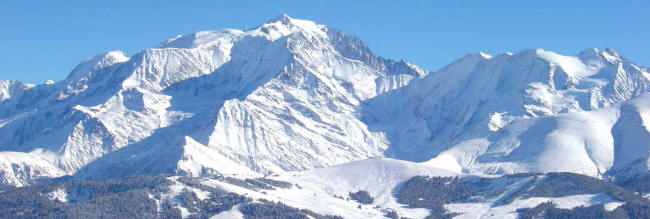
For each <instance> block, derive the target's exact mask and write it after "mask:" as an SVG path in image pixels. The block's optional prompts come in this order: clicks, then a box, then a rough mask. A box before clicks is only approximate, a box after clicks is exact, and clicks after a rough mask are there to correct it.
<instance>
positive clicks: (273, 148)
mask: <svg viewBox="0 0 650 219" xmlns="http://www.w3.org/2000/svg"><path fill="white" fill-rule="evenodd" d="M427 73H428V72H427V71H425V70H423V69H421V68H418V67H416V66H414V65H412V64H410V63H407V62H404V61H400V62H397V61H392V60H387V59H384V58H381V57H376V56H375V55H373V54H372V52H371V51H370V50H369V49H368V47H367V46H366V44H365V43H364V42H363V41H361V40H359V39H357V38H356V37H354V36H351V35H346V34H344V33H342V32H340V31H338V30H335V29H332V28H328V27H325V26H323V25H319V24H316V23H314V22H311V21H305V20H299V19H293V18H289V17H288V16H286V15H284V16H280V17H279V18H277V19H274V20H272V21H270V22H268V23H265V24H263V25H261V26H259V27H256V28H253V29H250V30H246V31H241V30H233V29H226V30H217V31H203V32H197V33H194V34H190V35H187V36H179V37H176V38H173V39H170V40H167V41H165V42H163V43H161V44H160V45H159V46H158V47H156V48H152V49H147V50H144V51H142V52H140V53H138V54H135V55H134V56H132V57H130V58H129V57H127V56H125V55H124V54H123V53H122V52H119V51H114V52H109V53H106V54H103V55H100V56H97V57H94V58H91V59H89V60H86V61H84V62H83V63H81V64H79V66H77V67H76V68H75V69H74V70H73V71H72V72H71V73H70V75H69V76H68V77H67V78H66V79H65V80H63V81H60V82H57V83H55V84H47V85H38V86H35V87H33V88H29V89H23V90H25V91H24V94H20V95H18V94H15V95H14V94H12V93H18V92H15V91H14V90H16V89H13V88H12V89H6V90H8V91H7V92H4V91H3V92H4V93H9V94H12V95H3V97H4V98H5V100H4V101H3V102H2V103H1V104H0V118H1V121H2V127H1V128H0V145H1V146H0V147H1V150H2V151H11V152H2V153H11V155H6V156H8V157H12V159H3V160H2V161H0V162H2V163H3V165H5V166H6V167H7V168H3V169H2V179H3V182H4V183H9V184H14V185H21V184H23V183H28V182H30V180H31V179H32V178H40V177H57V176H62V175H73V174H74V175H76V176H79V177H95V178H106V177H114V176H126V175H131V174H138V173H139V174H151V173H168V172H172V173H173V172H179V173H186V174H190V175H195V176H198V175H201V174H203V173H207V172H218V173H222V174H245V175H261V174H269V173H273V172H282V171H285V170H303V169H312V168H316V167H323V166H329V165H333V164H339V163H345V162H349V161H355V160H361V159H365V158H370V157H380V156H383V151H385V150H386V149H387V148H388V147H389V145H388V142H387V141H385V138H384V137H383V134H382V133H378V132H371V131H369V130H368V128H367V126H366V125H365V124H364V123H363V122H362V121H361V120H359V119H358V118H359V114H360V112H359V111H358V109H359V108H360V107H359V105H360V104H361V103H362V102H363V101H364V100H367V99H370V98H372V97H375V96H376V95H377V94H380V93H385V92H388V91H391V90H393V89H395V88H398V87H401V86H404V85H405V84H407V83H408V82H409V81H410V80H412V79H414V78H419V77H423V76H424V75H426V74H427ZM12 83H13V82H12ZM5 96H6V97H5ZM3 155H4V154H3ZM9 167H14V168H9Z"/></svg>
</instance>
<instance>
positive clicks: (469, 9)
mask: <svg viewBox="0 0 650 219" xmlns="http://www.w3.org/2000/svg"><path fill="white" fill-rule="evenodd" d="M282 13H287V14H288V15H289V16H291V17H294V18H301V19H309V20H314V21H316V22H318V23H322V24H325V25H328V26H331V27H335V28H338V29H341V30H343V31H344V32H347V33H350V34H354V35H357V36H359V37H361V38H362V39H364V40H366V42H368V44H369V45H370V47H371V48H372V49H373V51H374V52H375V53H376V54H378V55H381V56H385V57H389V58H394V59H402V58H404V59H406V60H408V61H411V62H413V63H416V64H418V65H420V66H423V67H425V68H427V69H429V70H437V69H439V68H441V67H443V66H445V65H446V64H448V63H449V62H451V61H453V60H455V59H457V58H459V57H461V56H463V55H466V54H469V53H474V52H477V51H484V52H487V53H490V54H497V53H501V52H506V51H512V52H516V51H520V50H523V49H528V48H537V47H541V48H545V49H549V50H553V51H556V52H559V53H562V54H570V55H573V54H577V53H578V52H580V51H582V50H584V49H586V48H590V47H597V48H603V47H608V46H611V47H614V48H615V49H617V50H618V51H619V52H620V53H622V54H623V55H624V56H626V57H627V58H629V59H631V60H633V61H635V62H636V63H637V64H639V65H644V66H648V65H650V55H649V52H650V1H647V0H643V1H634V0H632V1H515V0H513V1H479V0H476V1H460V0H455V1H364V2H362V1H349V0H348V1H311V0H301V1H257V2H253V1H144V0H138V1H72V0H70V1H11V2H10V1H3V2H2V5H1V6H0V49H2V51H1V52H0V80H7V79H19V80H23V81H26V82H30V83H41V82H43V81H44V80H47V79H52V80H55V81H57V80H61V79H63V78H65V76H67V74H68V72H69V71H70V70H71V69H72V68H73V67H74V66H75V65H76V64H78V63H79V62H81V61H82V60H84V59H85V58H88V57H92V56H95V55H97V54H100V53H103V52H106V51H110V50H118V49H119V50H122V51H125V52H126V53H127V54H128V55H129V56H131V55H133V54H134V53H136V52H137V51H139V50H142V49H146V48H150V47H153V46H156V45H157V44H158V43H159V42H161V41H163V40H165V39H168V38H171V37H173V36H176V35H178V34H181V35H184V34H188V33H192V32H196V31H199V30H211V29H221V28H237V29H248V28H252V27H255V26H257V25H258V24H261V23H264V22H266V21H268V20H270V19H272V18H274V17H276V16H278V15H280V14H282Z"/></svg>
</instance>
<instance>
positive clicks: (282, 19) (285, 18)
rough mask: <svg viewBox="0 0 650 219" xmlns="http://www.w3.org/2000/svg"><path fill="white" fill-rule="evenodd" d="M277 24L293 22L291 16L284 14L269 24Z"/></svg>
mask: <svg viewBox="0 0 650 219" xmlns="http://www.w3.org/2000/svg"><path fill="white" fill-rule="evenodd" d="M275 22H282V23H289V22H291V17H289V15H287V14H286V13H282V14H281V15H278V16H276V17H275V18H273V19H271V20H270V21H269V23H275Z"/></svg>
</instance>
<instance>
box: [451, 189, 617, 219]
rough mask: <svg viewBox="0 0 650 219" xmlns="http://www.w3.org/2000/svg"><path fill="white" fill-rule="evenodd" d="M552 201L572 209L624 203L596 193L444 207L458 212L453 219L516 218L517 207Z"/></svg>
mask: <svg viewBox="0 0 650 219" xmlns="http://www.w3.org/2000/svg"><path fill="white" fill-rule="evenodd" d="M548 201H550V202H552V203H553V204H555V207H556V208H563V209H573V208H575V207H579V206H590V205H594V204H603V205H604V206H605V210H607V211H612V210H614V209H616V208H617V207H618V206H620V205H622V204H624V203H622V202H618V201H615V200H613V199H612V198H611V197H610V196H608V195H606V194H596V195H571V196H564V197H556V198H555V197H554V198H546V197H531V198H527V199H517V200H515V201H513V202H512V203H510V204H507V205H500V206H493V203H459V204H446V205H445V209H447V210H448V211H449V212H454V213H459V214H460V215H458V216H455V217H454V218H455V219H466V218H495V219H502V218H503V219H505V218H513V219H514V218H517V212H516V210H517V209H519V208H534V207H535V206H537V205H539V204H542V203H544V202H548Z"/></svg>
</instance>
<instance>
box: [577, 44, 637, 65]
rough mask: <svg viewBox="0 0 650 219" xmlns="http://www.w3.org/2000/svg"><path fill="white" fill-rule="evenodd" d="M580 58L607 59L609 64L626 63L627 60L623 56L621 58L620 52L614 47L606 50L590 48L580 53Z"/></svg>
mask: <svg viewBox="0 0 650 219" xmlns="http://www.w3.org/2000/svg"><path fill="white" fill-rule="evenodd" d="M578 56H579V57H580V59H582V60H591V59H605V60H607V61H608V62H618V61H625V58H623V56H621V55H620V54H619V53H618V51H616V50H615V49H614V48H612V47H607V48H605V49H604V50H599V49H597V48H589V49H586V50H584V51H582V52H580V54H579V55H578Z"/></svg>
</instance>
